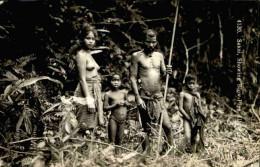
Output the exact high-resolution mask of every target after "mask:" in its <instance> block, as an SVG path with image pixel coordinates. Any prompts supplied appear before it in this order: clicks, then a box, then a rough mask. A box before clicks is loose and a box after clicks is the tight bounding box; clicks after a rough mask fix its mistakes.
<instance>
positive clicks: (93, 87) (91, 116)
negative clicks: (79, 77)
mask: <svg viewBox="0 0 260 167" xmlns="http://www.w3.org/2000/svg"><path fill="white" fill-rule="evenodd" d="M86 82H87V85H88V90H89V94H90V96H92V97H93V98H94V100H95V102H94V103H95V110H94V112H92V113H90V112H88V107H87V105H82V104H78V105H77V112H76V115H77V118H78V122H79V126H80V128H81V129H84V130H85V129H89V128H95V127H96V124H97V116H98V121H99V122H100V121H102V122H103V102H102V95H101V78H100V76H97V77H94V78H86ZM74 96H76V97H84V93H83V91H82V88H81V84H80V83H79V84H78V85H77V88H76V90H75V92H74Z"/></svg>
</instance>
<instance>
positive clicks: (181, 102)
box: [179, 92, 191, 120]
mask: <svg viewBox="0 0 260 167" xmlns="http://www.w3.org/2000/svg"><path fill="white" fill-rule="evenodd" d="M183 99H184V93H183V92H181V93H180V97H179V110H180V112H181V114H182V115H183V116H184V117H185V119H187V120H191V118H190V117H189V116H188V114H187V113H186V112H185V110H184V108H183Z"/></svg>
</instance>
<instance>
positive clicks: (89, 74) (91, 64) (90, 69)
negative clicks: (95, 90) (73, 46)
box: [79, 50, 100, 78]
mask: <svg viewBox="0 0 260 167" xmlns="http://www.w3.org/2000/svg"><path fill="white" fill-rule="evenodd" d="M79 54H83V55H84V59H83V61H85V62H86V70H85V71H84V76H85V77H86V78H93V77H96V76H97V75H98V70H99V69H100V67H99V65H98V64H97V63H96V61H95V60H94V59H93V57H92V55H91V54H90V52H87V51H85V50H81V51H80V52H79Z"/></svg>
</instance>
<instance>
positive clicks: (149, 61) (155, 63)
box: [139, 56, 161, 69]
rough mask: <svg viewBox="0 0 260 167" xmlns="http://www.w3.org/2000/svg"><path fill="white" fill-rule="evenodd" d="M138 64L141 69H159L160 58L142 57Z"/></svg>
mask: <svg viewBox="0 0 260 167" xmlns="http://www.w3.org/2000/svg"><path fill="white" fill-rule="evenodd" d="M139 64H140V67H141V68H144V69H149V68H158V69H159V68H160V64H161V63H160V58H159V57H156V56H152V57H148V56H142V57H140V59H139Z"/></svg>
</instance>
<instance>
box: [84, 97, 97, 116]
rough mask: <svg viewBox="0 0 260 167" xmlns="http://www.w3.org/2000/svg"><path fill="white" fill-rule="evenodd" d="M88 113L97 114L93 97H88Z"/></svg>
mask: <svg viewBox="0 0 260 167" xmlns="http://www.w3.org/2000/svg"><path fill="white" fill-rule="evenodd" d="M86 101H87V106H88V111H89V112H91V113H92V112H95V99H94V98H93V97H91V96H88V97H86Z"/></svg>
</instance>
